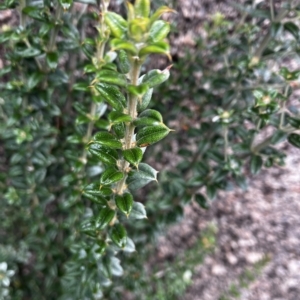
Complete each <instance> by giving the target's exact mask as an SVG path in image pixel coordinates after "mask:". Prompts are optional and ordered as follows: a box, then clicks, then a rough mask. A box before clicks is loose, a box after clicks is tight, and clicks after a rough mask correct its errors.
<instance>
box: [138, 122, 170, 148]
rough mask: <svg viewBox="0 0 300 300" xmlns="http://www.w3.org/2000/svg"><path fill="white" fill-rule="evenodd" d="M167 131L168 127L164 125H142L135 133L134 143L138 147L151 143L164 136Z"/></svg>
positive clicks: (168, 130)
mask: <svg viewBox="0 0 300 300" xmlns="http://www.w3.org/2000/svg"><path fill="white" fill-rule="evenodd" d="M169 132H170V129H169V128H168V127H166V126H165V125H157V126H146V127H143V128H142V129H140V130H139V131H138V133H137V135H136V144H137V146H139V147H146V146H148V145H152V144H154V143H156V142H158V141H160V140H161V139H163V138H164V137H166V136H167V135H168V134H169Z"/></svg>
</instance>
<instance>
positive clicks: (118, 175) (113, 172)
mask: <svg viewBox="0 0 300 300" xmlns="http://www.w3.org/2000/svg"><path fill="white" fill-rule="evenodd" d="M123 177H124V174H123V173H122V172H120V171H118V170H117V169H115V168H113V167H110V168H108V169H106V170H105V171H104V172H103V173H102V175H101V177H100V184H101V185H109V184H112V183H115V182H118V181H120V180H121V179H123Z"/></svg>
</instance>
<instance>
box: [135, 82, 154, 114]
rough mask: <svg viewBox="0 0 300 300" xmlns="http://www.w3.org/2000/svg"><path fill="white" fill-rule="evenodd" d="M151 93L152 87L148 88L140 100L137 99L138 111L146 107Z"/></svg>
mask: <svg viewBox="0 0 300 300" xmlns="http://www.w3.org/2000/svg"><path fill="white" fill-rule="evenodd" d="M152 94H153V88H151V89H149V90H148V91H147V92H146V93H145V94H144V95H143V97H142V99H141V101H138V111H139V112H140V111H143V110H144V109H146V108H147V107H148V105H149V103H150V101H151V98H152Z"/></svg>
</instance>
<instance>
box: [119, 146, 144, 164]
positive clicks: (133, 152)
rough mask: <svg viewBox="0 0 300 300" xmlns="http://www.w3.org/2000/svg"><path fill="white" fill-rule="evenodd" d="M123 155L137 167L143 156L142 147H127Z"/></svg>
mask: <svg viewBox="0 0 300 300" xmlns="http://www.w3.org/2000/svg"><path fill="white" fill-rule="evenodd" d="M123 156H124V159H125V160H126V161H128V162H129V163H131V164H132V165H134V166H135V167H136V168H137V167H138V165H139V163H140V162H141V160H142V158H143V151H142V149H140V148H131V149H126V150H123Z"/></svg>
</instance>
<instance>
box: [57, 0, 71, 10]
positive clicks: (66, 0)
mask: <svg viewBox="0 0 300 300" xmlns="http://www.w3.org/2000/svg"><path fill="white" fill-rule="evenodd" d="M59 3H60V5H61V6H62V8H63V9H64V10H68V9H69V8H70V7H71V5H72V4H73V0H59Z"/></svg>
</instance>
